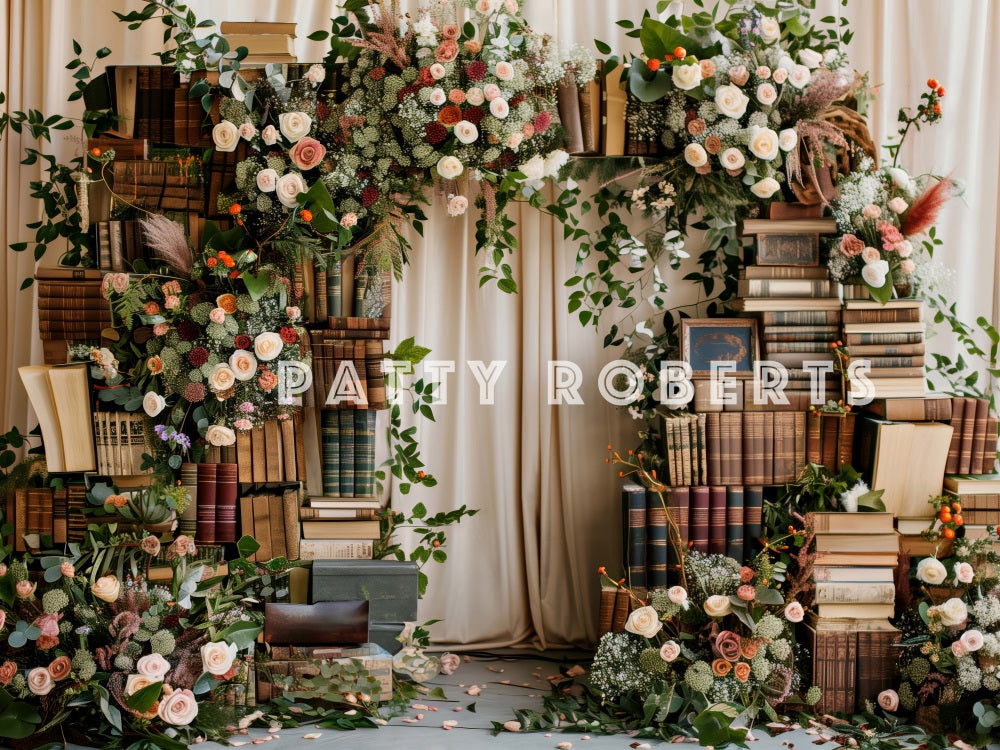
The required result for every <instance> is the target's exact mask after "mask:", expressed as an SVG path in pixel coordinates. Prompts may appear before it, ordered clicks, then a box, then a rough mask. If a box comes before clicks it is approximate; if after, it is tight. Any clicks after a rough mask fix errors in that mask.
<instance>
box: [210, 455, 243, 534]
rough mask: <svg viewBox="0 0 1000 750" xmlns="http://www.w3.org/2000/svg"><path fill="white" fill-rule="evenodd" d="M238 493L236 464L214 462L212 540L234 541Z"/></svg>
mask: <svg viewBox="0 0 1000 750" xmlns="http://www.w3.org/2000/svg"><path fill="white" fill-rule="evenodd" d="M238 494H239V488H238V485H237V466H236V464H233V463H220V464H216V481H215V540H214V541H216V542H235V541H236V540H237V536H236V498H237V495H238Z"/></svg>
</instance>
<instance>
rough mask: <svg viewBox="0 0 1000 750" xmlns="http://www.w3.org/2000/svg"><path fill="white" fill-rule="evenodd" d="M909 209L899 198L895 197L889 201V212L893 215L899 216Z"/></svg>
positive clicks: (907, 204) (908, 205)
mask: <svg viewBox="0 0 1000 750" xmlns="http://www.w3.org/2000/svg"><path fill="white" fill-rule="evenodd" d="M909 207H910V204H909V203H907V202H906V201H904V200H903V199H902V198H900V197H899V196H896V197H895V198H893V199H892V200H891V201H889V210H890V211H892V212H893V213H895V214H901V213H903V211H905V210H906V209H907V208H909Z"/></svg>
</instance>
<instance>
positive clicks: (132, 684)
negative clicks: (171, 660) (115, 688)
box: [125, 654, 169, 695]
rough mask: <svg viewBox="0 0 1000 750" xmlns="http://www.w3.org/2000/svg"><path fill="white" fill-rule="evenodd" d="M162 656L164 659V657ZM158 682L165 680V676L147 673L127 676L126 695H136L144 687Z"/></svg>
mask: <svg viewBox="0 0 1000 750" xmlns="http://www.w3.org/2000/svg"><path fill="white" fill-rule="evenodd" d="M155 656H160V655H159V654H155ZM143 658H145V657H143ZM160 658H161V659H162V658H163V657H160ZM168 671H169V665H168ZM164 674H166V672H164ZM157 682H163V677H162V676H160V677H156V678H153V677H150V676H149V675H145V674H130V675H129V676H128V677H126V678H125V695H135V694H136V693H138V692H139V691H140V690H142V689H143V688H145V687H149V686H150V685H153V684H155V683H157Z"/></svg>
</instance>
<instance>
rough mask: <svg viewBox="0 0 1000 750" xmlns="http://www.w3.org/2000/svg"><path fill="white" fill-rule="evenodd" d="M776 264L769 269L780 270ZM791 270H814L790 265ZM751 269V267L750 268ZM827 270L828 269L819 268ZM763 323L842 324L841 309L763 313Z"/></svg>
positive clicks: (795, 324) (777, 324) (779, 324)
mask: <svg viewBox="0 0 1000 750" xmlns="http://www.w3.org/2000/svg"><path fill="white" fill-rule="evenodd" d="M779 268H782V267H781V266H774V267H772V268H770V269H768V270H778V269H779ZM789 268H790V270H794V271H807V270H813V269H809V268H807V267H799V266H790V267H789ZM748 270H749V269H748ZM819 270H822V271H824V272H826V269H825V268H824V269H819ZM760 320H761V325H763V326H765V328H766V327H769V326H836V325H839V324H840V310H839V309H836V310H833V309H830V310H782V311H767V312H763V313H761V317H760Z"/></svg>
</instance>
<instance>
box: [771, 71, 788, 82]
mask: <svg viewBox="0 0 1000 750" xmlns="http://www.w3.org/2000/svg"><path fill="white" fill-rule="evenodd" d="M771 80H772V81H774V82H775V83H776V84H778V85H779V86H780V85H781V84H783V83H784V82H785V81H787V80H788V71H787V70H785V69H784V68H778V69H777V70H775V71H774V73H772V74H771Z"/></svg>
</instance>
